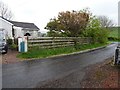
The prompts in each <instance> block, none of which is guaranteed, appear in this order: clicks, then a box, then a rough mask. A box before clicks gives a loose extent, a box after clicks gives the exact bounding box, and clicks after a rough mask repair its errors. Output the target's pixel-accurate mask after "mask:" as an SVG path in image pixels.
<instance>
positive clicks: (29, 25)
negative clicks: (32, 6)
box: [9, 21, 39, 30]
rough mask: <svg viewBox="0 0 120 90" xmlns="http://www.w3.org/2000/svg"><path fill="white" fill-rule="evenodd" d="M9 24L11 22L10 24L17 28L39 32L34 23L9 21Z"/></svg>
mask: <svg viewBox="0 0 120 90" xmlns="http://www.w3.org/2000/svg"><path fill="white" fill-rule="evenodd" d="M9 22H11V23H12V24H14V26H17V27H22V28H25V29H34V30H39V28H38V27H37V26H36V25H35V24H34V23H27V22H17V21H9Z"/></svg>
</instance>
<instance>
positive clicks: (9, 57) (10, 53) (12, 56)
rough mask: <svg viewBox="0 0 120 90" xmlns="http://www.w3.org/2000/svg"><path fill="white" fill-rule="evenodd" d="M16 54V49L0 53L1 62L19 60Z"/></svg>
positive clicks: (6, 62) (7, 62)
mask: <svg viewBox="0 0 120 90" xmlns="http://www.w3.org/2000/svg"><path fill="white" fill-rule="evenodd" d="M17 54H18V51H15V50H8V53H7V54H2V55H0V57H2V63H3V64H9V63H16V62H19V61H20V59H19V58H17V57H16V56H17Z"/></svg>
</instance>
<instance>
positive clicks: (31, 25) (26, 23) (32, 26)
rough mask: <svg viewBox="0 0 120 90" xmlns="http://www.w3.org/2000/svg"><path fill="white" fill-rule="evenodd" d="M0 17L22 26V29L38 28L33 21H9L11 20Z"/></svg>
mask: <svg viewBox="0 0 120 90" xmlns="http://www.w3.org/2000/svg"><path fill="white" fill-rule="evenodd" d="M0 18H2V19H4V20H6V21H8V22H10V23H11V24H13V25H14V26H17V27H22V28H24V29H30V30H40V29H39V28H38V27H37V26H36V25H35V24H34V23H28V22H18V21H11V20H7V19H5V18H3V17H1V16H0Z"/></svg>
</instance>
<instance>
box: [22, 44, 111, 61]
mask: <svg viewBox="0 0 120 90" xmlns="http://www.w3.org/2000/svg"><path fill="white" fill-rule="evenodd" d="M109 45H111V44H108V45H105V46H101V47H98V48H93V49H87V50H83V51H78V52H73V53H69V54H60V55H53V56H49V57H46V58H31V59H23V60H38V59H48V58H55V57H56V58H57V57H62V56H70V55H76V54H82V53H87V52H91V51H95V50H99V49H102V48H105V47H107V46H109ZM23 60H22V61H23Z"/></svg>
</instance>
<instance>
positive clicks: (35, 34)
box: [22, 29, 38, 38]
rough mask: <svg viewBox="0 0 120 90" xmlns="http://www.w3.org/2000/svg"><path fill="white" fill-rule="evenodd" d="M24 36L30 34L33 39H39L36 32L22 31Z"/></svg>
mask: <svg viewBox="0 0 120 90" xmlns="http://www.w3.org/2000/svg"><path fill="white" fill-rule="evenodd" d="M22 31H23V34H24V35H25V33H30V35H31V37H33V38H37V37H38V31H36V30H24V29H23V30H22Z"/></svg>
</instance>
